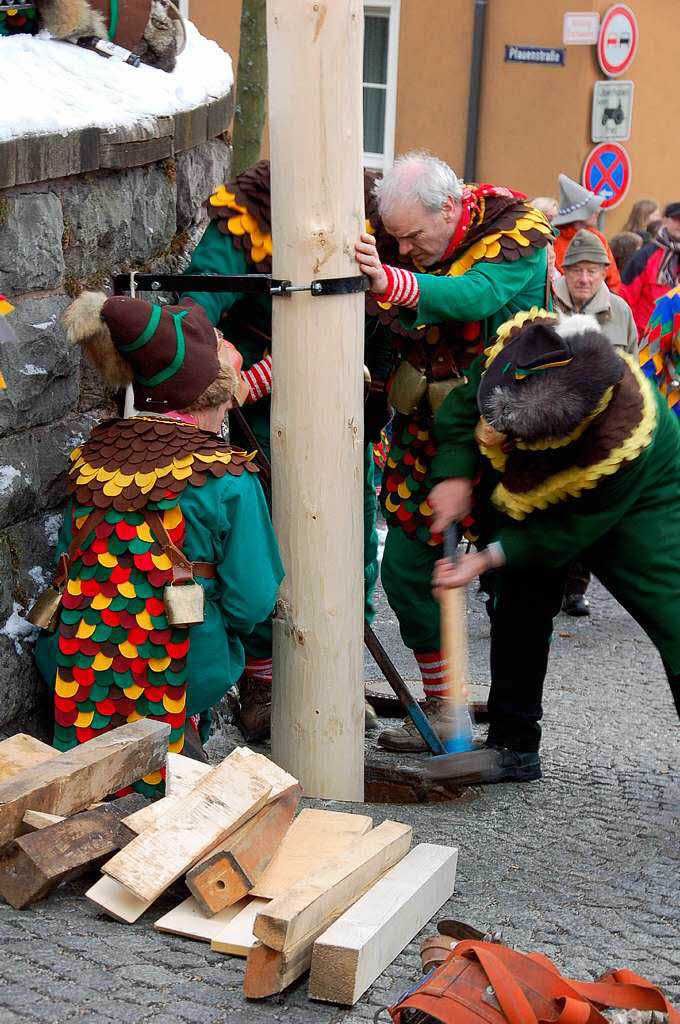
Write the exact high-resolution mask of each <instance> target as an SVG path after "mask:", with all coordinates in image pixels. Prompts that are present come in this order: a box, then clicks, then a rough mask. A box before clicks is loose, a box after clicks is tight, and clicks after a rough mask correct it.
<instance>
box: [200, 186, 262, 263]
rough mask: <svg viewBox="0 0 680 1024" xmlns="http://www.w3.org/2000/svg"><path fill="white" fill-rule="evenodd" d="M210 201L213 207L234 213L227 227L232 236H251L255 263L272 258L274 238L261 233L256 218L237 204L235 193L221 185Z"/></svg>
mask: <svg viewBox="0 0 680 1024" xmlns="http://www.w3.org/2000/svg"><path fill="white" fill-rule="evenodd" d="M209 201H210V205H211V206H224V207H226V208H227V209H228V210H233V211H234V216H233V217H229V218H228V219H227V227H228V228H229V231H230V233H231V234H232V235H239V236H241V235H246V234H247V235H249V236H250V245H251V248H250V255H251V258H252V260H253V262H254V263H261V262H262V260H263V259H266V257H267V256H271V254H272V236H271V235H265V234H263V232H262V231H260V229H259V228H258V226H257V221H256V220H255V218H254V217H252V216H251V215H250V214H249V213H248V210H247V209H246V207H245V206H241V205H240V204H239V203H237V202H236V195H235V194H234V193H233V192H229V190H228V189H227V188H225V186H224V185H220V186H219V188H216V189H215V191H214V192H213V194H212V195H211V196H210V200H209Z"/></svg>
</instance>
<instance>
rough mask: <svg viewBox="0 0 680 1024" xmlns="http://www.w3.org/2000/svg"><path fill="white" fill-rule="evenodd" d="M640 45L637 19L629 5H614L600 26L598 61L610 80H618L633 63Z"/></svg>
mask: <svg viewBox="0 0 680 1024" xmlns="http://www.w3.org/2000/svg"><path fill="white" fill-rule="evenodd" d="M637 45H638V26H637V19H636V17H635V15H634V14H633V12H632V11H631V9H630V7H629V6H628V5H627V4H614V5H613V6H612V7H610V8H609V10H608V11H607V13H606V14H605V16H604V17H603V19H602V22H601V24H600V37H599V39H598V42H597V59H598V61H599V62H600V67H601V68H602V70H603V72H604V73H605V75H607V77H608V78H618V76H619V75H622V74H623V73H624V71H627V70H628V68H629V67H630V65H631V64H632V63H633V58H634V57H635V53H636V50H637Z"/></svg>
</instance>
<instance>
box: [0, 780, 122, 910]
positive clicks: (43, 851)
mask: <svg viewBox="0 0 680 1024" xmlns="http://www.w3.org/2000/svg"><path fill="white" fill-rule="evenodd" d="M133 802H135V798H133ZM129 805H130V800H129V799H127V798H125V797H123V798H122V799H121V800H118V801H113V802H111V803H108V804H102V805H101V806H100V807H97V808H95V809H94V810H88V811H81V812H80V814H76V815H74V816H73V817H71V818H65V819H64V820H63V821H60V822H58V823H57V824H54V825H51V826H50V827H49V828H46V829H40V830H38V831H35V832H32V833H30V834H29V835H27V836H21V837H20V838H19V839H15V840H13V841H12V842H11V843H8V844H7V845H6V846H5V847H4V849H3V850H2V851H1V852H0V896H2V897H3V899H5V900H6V901H7V903H9V904H11V906H13V907H14V908H15V909H16V910H21V909H22V908H23V907H27V906H28V905H29V904H30V903H34V902H35V900H38V899H40V898H41V897H43V896H46V895H47V893H48V892H50V891H51V890H52V889H56V887H57V886H58V885H60V884H61V883H62V882H65V881H68V880H71V879H73V878H77V877H78V876H79V875H81V874H83V873H84V872H85V871H88V870H90V869H92V868H95V867H98V866H99V864H101V863H102V862H103V860H104V859H105V858H106V857H110V856H111V854H112V853H114V852H115V851H116V850H120V849H121V848H122V847H124V846H125V845H126V844H127V843H129V842H130V841H131V840H132V839H134V836H135V834H134V832H131V831H130V829H128V828H126V827H125V825H123V824H121V818H123V817H124V816H125V815H126V814H127V813H128V812H129V810H130V806H129Z"/></svg>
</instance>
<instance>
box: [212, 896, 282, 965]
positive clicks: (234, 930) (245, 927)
mask: <svg viewBox="0 0 680 1024" xmlns="http://www.w3.org/2000/svg"><path fill="white" fill-rule="evenodd" d="M268 902H269V900H260V899H258V898H257V897H254V898H253V899H249V900H248V901H247V902H246V904H245V906H244V907H243V910H241V912H240V913H239V914H237V915H236V916H235V917H234V918H232V920H231V921H229V922H228V923H227V924H226V925H225V926H224V928H221V929H220V931H219V932H218V933H217V935H215V936H214V938H212V939H211V941H210V948H211V949H214V950H215V952H217V953H230V954H231V955H232V956H248V953H249V952H250V950H251V949H252V947H253V946H254V945H255V942H256V941H257V940H256V939H255V936H254V935H253V924H254V923H255V918H256V917H257V915H258V914H259V912H260V911H261V910H264V908H265V907H266V906H267V904H268Z"/></svg>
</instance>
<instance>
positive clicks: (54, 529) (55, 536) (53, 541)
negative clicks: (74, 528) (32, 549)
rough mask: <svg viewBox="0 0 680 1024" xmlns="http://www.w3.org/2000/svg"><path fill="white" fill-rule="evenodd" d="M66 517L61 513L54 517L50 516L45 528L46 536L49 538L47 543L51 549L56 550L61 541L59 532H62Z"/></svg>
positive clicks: (44, 524)
mask: <svg viewBox="0 0 680 1024" xmlns="http://www.w3.org/2000/svg"><path fill="white" fill-rule="evenodd" d="M63 522H64V517H63V515H61V514H60V513H58V514H57V515H53V516H48V517H47V519H46V520H45V522H44V523H43V526H44V528H45V536H46V537H47V543H48V544H49V545H50V547H53V548H56V546H57V543H58V541H59V531H60V530H61V527H62V524H63Z"/></svg>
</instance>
